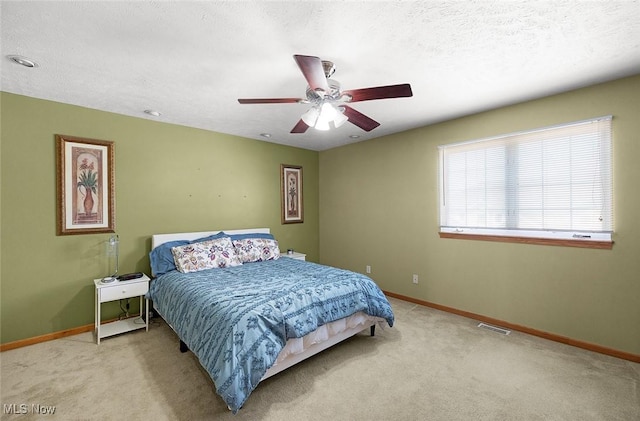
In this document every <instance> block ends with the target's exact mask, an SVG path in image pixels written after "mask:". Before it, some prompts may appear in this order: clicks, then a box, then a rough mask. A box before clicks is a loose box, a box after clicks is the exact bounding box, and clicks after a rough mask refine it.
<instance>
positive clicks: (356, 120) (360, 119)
mask: <svg viewBox="0 0 640 421" xmlns="http://www.w3.org/2000/svg"><path fill="white" fill-rule="evenodd" d="M340 106H341V107H344V115H345V116H347V118H348V119H349V122H350V123H353V124H355V125H356V126H358V127H360V128H361V129H362V130H364V131H365V132H370V131H371V130H373V129H375V128H376V127H378V126H379V125H380V123H378V122H377V121H375V120H374V119H372V118H369V117H367V116H366V115H364V114H362V113H361V112H359V111H356V110H354V109H353V108H351V107H349V106H347V105H340Z"/></svg>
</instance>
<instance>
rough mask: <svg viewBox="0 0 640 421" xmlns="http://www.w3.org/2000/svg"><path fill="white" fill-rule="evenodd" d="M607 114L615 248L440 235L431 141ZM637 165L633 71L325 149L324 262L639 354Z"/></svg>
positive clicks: (424, 295)
mask: <svg viewBox="0 0 640 421" xmlns="http://www.w3.org/2000/svg"><path fill="white" fill-rule="evenodd" d="M609 114H612V115H613V116H614V120H613V139H614V140H613V141H614V207H615V209H614V212H615V222H614V223H615V234H614V241H615V245H614V247H613V250H595V249H579V248H569V247H556V246H540V245H526V244H512V243H492V242H484V241H469V240H452V239H440V238H439V236H438V227H439V225H438V150H437V146H438V145H441V144H447V143H454V142H460V141H466V140H472V139H478V138H485V137H490V136H495V135H500V134H505V133H511V132H516V131H520V130H526V129H533V128H538V127H544V126H549V125H554V124H559V123H563V122H570V121H576V120H582V119H587V118H590V117H598V116H602V115H609ZM639 162H640V76H635V77H631V78H625V79H621V80H618V81H614V82H610V83H605V84H601V85H597V86H593V87H590V88H585V89H580V90H576V91H572V92H568V93H565V94H561V95H556V96H552V97H547V98H544V99H540V100H535V101H530V102H526V103H523V104H519V105H514V106H509V107H505V108H501V109H497V110H493V111H490V112H485V113H481V114H477V115H473V116H469V117H465V118H460V119H457V120H452V121H448V122H445V123H441V124H436V125H432V126H428V127H423V128H420V129H416V130H412V131H409V132H404V133H400V134H396V135H392V136H386V137H383V138H378V139H374V140H370V141H366V142H361V143H357V144H352V145H348V146H344V147H340V148H336V149H332V150H328V151H324V152H321V153H320V261H321V263H324V264H329V265H335V266H339V267H344V268H348V269H351V270H354V271H358V272H364V271H365V266H366V265H371V268H372V272H371V276H372V278H373V279H374V280H376V281H377V283H378V284H379V285H380V286H381V288H383V289H384V290H387V291H390V292H394V293H397V294H402V295H405V296H409V297H413V298H416V299H420V300H424V301H428V302H432V303H437V304H441V305H445V306H449V307H452V308H456V309H459V310H464V311H468V312H472V313H476V314H481V315H484V316H488V317H493V318H496V319H499V320H504V321H507V322H510V323H514V324H518V325H521V326H526V327H529V328H533V329H538V330H541V331H545V332H549V333H553V334H556V335H561V336H565V337H568V338H572V339H576V340H580V341H585V342H588V343H592V344H598V345H601V346H604V347H608V348H612V349H616V350H619V351H624V352H629V353H633V354H636V355H640V164H639ZM414 273H415V274H418V275H419V284H417V285H414V284H413V283H412V274H414Z"/></svg>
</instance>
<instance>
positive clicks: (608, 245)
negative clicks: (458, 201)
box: [439, 231, 613, 250]
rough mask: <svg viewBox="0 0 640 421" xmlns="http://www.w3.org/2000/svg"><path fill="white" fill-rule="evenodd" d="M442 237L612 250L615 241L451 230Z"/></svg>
mask: <svg viewBox="0 0 640 421" xmlns="http://www.w3.org/2000/svg"><path fill="white" fill-rule="evenodd" d="M439 234H440V238H452V239H457V240H479V241H497V242H501V243H520V244H538V245H543V246H561V247H581V248H588V249H603V250H611V249H612V248H613V241H591V240H567V239H562V240H558V239H553V238H533V237H512V236H502V235H482V234H459V233H451V232H442V231H440V232H439Z"/></svg>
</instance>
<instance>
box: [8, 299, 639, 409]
mask: <svg viewBox="0 0 640 421" xmlns="http://www.w3.org/2000/svg"><path fill="white" fill-rule="evenodd" d="M391 303H392V305H393V308H394V311H395V314H396V326H395V327H394V328H392V329H389V328H387V329H385V330H380V329H378V331H377V334H376V336H375V337H373V338H372V337H370V336H368V335H366V334H361V335H358V336H356V337H354V338H352V339H350V340H348V341H346V342H344V343H342V344H340V345H337V346H336V347H333V348H331V349H329V350H326V351H324V352H322V353H321V354H319V355H317V356H315V357H313V358H311V359H310V360H307V361H305V362H303V363H301V364H299V365H297V366H295V367H293V368H291V369H289V370H287V371H285V372H283V373H280V374H278V375H276V376H274V377H272V378H270V379H268V380H266V381H264V382H263V383H261V384H260V385H259V386H258V388H257V389H256V390H255V391H254V392H253V394H252V395H251V397H250V398H249V400H248V401H247V403H246V404H245V406H244V408H242V409H241V410H240V412H239V413H238V414H237V415H235V416H234V415H232V414H231V413H230V412H229V411H228V410H227V409H226V407H225V405H224V403H223V401H222V400H221V399H220V398H219V397H218V396H217V395H216V394H215V391H214V389H213V383H212V382H211V380H210V379H209V377H208V375H207V374H206V372H205V371H204V370H203V369H202V368H201V367H200V365H199V363H198V362H197V360H196V359H195V358H194V356H193V354H191V353H187V354H181V353H180V352H179V350H178V340H177V338H176V336H175V334H174V333H173V332H172V331H171V329H170V328H168V327H167V326H166V325H165V324H164V323H163V322H161V321H157V320H156V321H154V323H153V325H152V326H151V328H150V330H149V332H148V333H145V332H144V331H138V332H134V333H128V334H124V335H121V336H117V337H113V338H107V339H105V340H104V341H103V342H102V343H101V344H100V345H99V346H97V345H95V344H94V343H93V337H92V334H89V333H87V334H82V335H77V336H73V337H69V338H64V339H59V340H56V341H51V342H47V343H42V344H37V345H32V346H29V347H25V348H21V349H16V350H11V351H5V352H3V353H2V354H0V365H1V374H2V379H1V385H2V390H1V398H2V399H1V400H2V405H3V411H2V412H3V413H2V419H3V420H4V419H7V420H11V419H16V420H18V419H19V420H29V419H46V420H54V419H59V420H213V419H215V420H278V421H279V420H290V419H295V420H327V419H331V420H447V421H450V420H491V421H495V420H527V421H530V420H607V421H611V420H624V421H633V420H640V364H635V363H631V362H629V361H624V360H619V359H616V358H613V357H608V356H604V355H600V354H595V353H592V352H589V351H584V350H581V349H577V348H573V347H570V346H566V345H562V344H558V343H554V342H549V341H545V340H543V339H539V338H536V337H532V336H529V335H525V334H521V333H518V332H512V333H511V334H510V335H506V336H505V335H501V334H498V333H495V332H491V331H487V330H483V329H479V328H477V327H476V326H477V324H478V323H477V322H476V321H473V320H470V319H466V318H463V317H459V316H455V315H451V314H447V313H443V312H440V311H437V310H433V309H429V308H426V307H422V306H417V305H414V304H411V303H407V302H404V301H400V300H396V299H391ZM20 405H24V406H22V407H21V406H20ZM34 405H41V407H40V408H45V409H46V408H47V407H50V406H51V407H55V413H54V414H53V415H36V414H34V410H36V409H37V406H34ZM25 409H26V410H25ZM12 410H13V412H20V411H23V412H26V414H24V415H15V414H8V412H11V411H12Z"/></svg>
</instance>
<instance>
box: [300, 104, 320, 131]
mask: <svg viewBox="0 0 640 421" xmlns="http://www.w3.org/2000/svg"><path fill="white" fill-rule="evenodd" d="M318 117H320V110H319V109H318V108H317V107H311V108H309V110H308V111H307V112H306V113H304V114H302V121H304V124H306V125H307V126H309V127H315V125H316V122H317V121H318Z"/></svg>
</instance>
